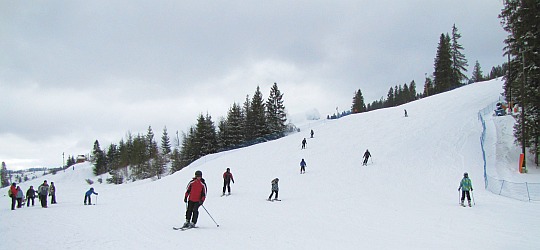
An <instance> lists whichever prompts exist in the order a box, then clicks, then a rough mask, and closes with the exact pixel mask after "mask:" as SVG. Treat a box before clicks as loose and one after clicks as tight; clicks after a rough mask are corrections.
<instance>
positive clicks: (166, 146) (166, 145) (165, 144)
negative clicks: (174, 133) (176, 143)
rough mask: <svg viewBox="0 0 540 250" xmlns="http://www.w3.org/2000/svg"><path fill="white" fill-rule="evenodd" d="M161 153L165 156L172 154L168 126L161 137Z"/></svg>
mask: <svg viewBox="0 0 540 250" xmlns="http://www.w3.org/2000/svg"><path fill="white" fill-rule="evenodd" d="M161 152H162V153H163V155H168V154H169V153H171V139H170V138H169V133H167V126H165V127H164V128H163V134H162V135H161Z"/></svg>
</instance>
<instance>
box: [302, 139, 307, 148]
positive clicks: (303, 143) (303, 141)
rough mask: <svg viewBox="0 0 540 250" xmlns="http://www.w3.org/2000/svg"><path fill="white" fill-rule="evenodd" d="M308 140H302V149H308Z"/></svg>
mask: <svg viewBox="0 0 540 250" xmlns="http://www.w3.org/2000/svg"><path fill="white" fill-rule="evenodd" d="M306 143H307V141H306V138H304V140H302V149H305V148H306Z"/></svg>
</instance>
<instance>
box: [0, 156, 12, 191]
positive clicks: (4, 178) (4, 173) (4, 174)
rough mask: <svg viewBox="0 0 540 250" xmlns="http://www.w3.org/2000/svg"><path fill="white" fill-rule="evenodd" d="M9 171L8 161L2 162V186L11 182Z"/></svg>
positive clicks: (0, 172) (0, 176) (0, 173)
mask: <svg viewBox="0 0 540 250" xmlns="http://www.w3.org/2000/svg"><path fill="white" fill-rule="evenodd" d="M7 173H8V171H7V166H6V163H5V162H2V169H1V170H0V181H2V185H1V187H7V186H9V184H10V183H9V180H8V174H7Z"/></svg>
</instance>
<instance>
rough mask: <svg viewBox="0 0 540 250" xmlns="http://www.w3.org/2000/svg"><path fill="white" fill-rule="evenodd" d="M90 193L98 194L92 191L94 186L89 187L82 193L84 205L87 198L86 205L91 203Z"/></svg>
mask: <svg viewBox="0 0 540 250" xmlns="http://www.w3.org/2000/svg"><path fill="white" fill-rule="evenodd" d="M92 194H95V195H98V193H96V192H94V188H93V187H91V188H90V189H89V190H88V191H86V193H85V194H84V205H86V200H88V205H92Z"/></svg>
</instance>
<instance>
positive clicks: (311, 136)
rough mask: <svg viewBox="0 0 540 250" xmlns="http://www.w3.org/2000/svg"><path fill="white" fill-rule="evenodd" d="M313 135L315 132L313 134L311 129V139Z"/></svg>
mask: <svg viewBox="0 0 540 250" xmlns="http://www.w3.org/2000/svg"><path fill="white" fill-rule="evenodd" d="M313 134H315V132H313V129H312V130H311V138H313Z"/></svg>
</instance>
